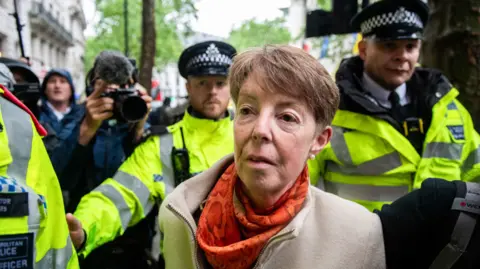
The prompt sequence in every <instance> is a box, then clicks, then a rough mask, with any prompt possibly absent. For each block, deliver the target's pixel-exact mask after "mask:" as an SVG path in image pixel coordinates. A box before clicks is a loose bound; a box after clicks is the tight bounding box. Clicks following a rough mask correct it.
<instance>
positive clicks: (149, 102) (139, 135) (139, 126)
mask: <svg viewBox="0 0 480 269" xmlns="http://www.w3.org/2000/svg"><path fill="white" fill-rule="evenodd" d="M135 88H136V89H137V92H138V94H139V95H140V96H141V97H142V99H143V100H144V101H145V103H146V104H147V111H148V113H147V114H146V115H145V117H144V118H143V119H142V120H141V121H140V122H138V123H137V126H136V129H135V142H138V141H140V139H142V135H143V130H144V126H145V122H147V119H148V115H149V114H150V111H151V110H152V101H153V99H152V97H151V96H150V95H148V93H147V91H146V90H145V89H143V88H140V87H135Z"/></svg>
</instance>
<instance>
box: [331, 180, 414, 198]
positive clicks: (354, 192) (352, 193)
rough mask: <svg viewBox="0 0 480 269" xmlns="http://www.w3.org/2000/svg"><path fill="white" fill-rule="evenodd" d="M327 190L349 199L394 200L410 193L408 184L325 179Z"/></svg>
mask: <svg viewBox="0 0 480 269" xmlns="http://www.w3.org/2000/svg"><path fill="white" fill-rule="evenodd" d="M325 191H326V192H329V193H333V194H335V195H338V196H340V197H342V198H345V199H348V200H364V201H376V202H390V201H394V200H396V199H398V198H400V197H402V196H403V195H405V194H407V193H408V186H373V185H358V184H343V183H337V182H331V181H328V180H325Z"/></svg>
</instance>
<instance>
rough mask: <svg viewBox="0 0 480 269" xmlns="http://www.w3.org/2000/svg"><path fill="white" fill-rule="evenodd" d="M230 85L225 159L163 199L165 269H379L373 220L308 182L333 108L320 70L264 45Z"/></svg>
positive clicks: (238, 67)
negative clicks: (229, 148) (230, 138)
mask: <svg viewBox="0 0 480 269" xmlns="http://www.w3.org/2000/svg"><path fill="white" fill-rule="evenodd" d="M229 83H230V87H231V95H232V98H233V100H234V103H235V106H236V116H235V121H234V136H235V152H234V155H233V156H227V157H226V158H224V159H223V160H221V161H219V162H218V163H217V164H216V165H214V166H213V167H212V168H211V169H209V170H207V171H205V172H203V173H202V174H200V175H198V176H196V177H194V178H192V179H190V180H188V181H186V182H184V183H183V184H181V185H179V186H178V187H177V188H176V189H175V190H174V191H173V192H172V193H171V194H170V195H169V196H168V197H167V199H166V200H165V201H164V202H163V204H162V208H161V211H160V215H159V222H160V229H161V231H162V233H163V235H164V236H163V255H164V258H165V262H166V268H215V269H217V268H235V269H244V268H245V269H246V268H268V269H269V268H272V269H273V268H280V269H282V268H329V269H332V268H339V269H340V268H341V269H344V268H349V269H351V268H369V269H371V268H373V269H376V268H385V258H384V245H383V237H382V229H381V223H380V220H379V219H378V217H377V216H375V215H374V214H373V213H370V212H369V211H368V210H366V209H365V208H363V207H362V206H360V205H357V204H355V203H353V202H350V201H347V200H344V199H342V198H339V197H337V196H334V195H331V194H328V193H324V192H322V191H320V190H318V189H316V188H313V187H310V184H309V176H308V169H307V166H306V162H307V159H308V158H313V157H314V156H315V155H316V154H317V153H318V152H319V151H321V150H322V148H323V147H324V146H325V145H326V144H327V143H328V142H329V140H330V137H331V135H332V129H331V127H330V126H329V124H330V123H331V121H332V119H333V116H334V114H335V111H336V109H337V107H338V103H339V93H338V89H337V87H336V86H335V83H334V82H333V80H332V79H331V77H330V76H329V74H328V73H327V71H326V70H325V69H324V68H323V66H322V65H321V64H319V63H318V62H317V60H316V59H314V58H313V57H311V56H310V55H308V54H307V53H305V52H303V51H302V50H300V49H297V48H293V47H289V46H266V47H264V48H259V49H253V50H250V51H247V52H244V53H242V54H240V55H238V56H237V57H236V58H235V60H234V63H233V65H232V67H231V70H230V77H229Z"/></svg>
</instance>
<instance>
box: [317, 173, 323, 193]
mask: <svg viewBox="0 0 480 269" xmlns="http://www.w3.org/2000/svg"><path fill="white" fill-rule="evenodd" d="M315 187H317V188H319V189H320V190H323V191H325V179H324V178H323V176H321V175H320V176H319V177H318V181H317V184H316V185H315Z"/></svg>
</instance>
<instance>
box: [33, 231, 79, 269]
mask: <svg viewBox="0 0 480 269" xmlns="http://www.w3.org/2000/svg"><path fill="white" fill-rule="evenodd" d="M72 255H73V248H72V240H70V236H67V244H66V245H65V247H64V248H62V249H54V248H51V249H49V250H48V251H47V253H45V256H43V258H42V259H41V260H39V261H38V262H37V263H35V268H37V269H65V268H67V266H68V263H69V262H70V258H72Z"/></svg>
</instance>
